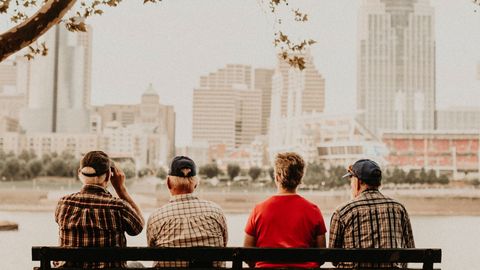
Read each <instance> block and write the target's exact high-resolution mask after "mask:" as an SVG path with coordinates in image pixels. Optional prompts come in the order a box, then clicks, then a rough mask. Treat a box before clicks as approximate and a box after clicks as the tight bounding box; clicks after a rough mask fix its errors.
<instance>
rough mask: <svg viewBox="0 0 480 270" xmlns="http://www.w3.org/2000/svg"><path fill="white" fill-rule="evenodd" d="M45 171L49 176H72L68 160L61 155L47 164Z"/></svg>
mask: <svg viewBox="0 0 480 270" xmlns="http://www.w3.org/2000/svg"><path fill="white" fill-rule="evenodd" d="M45 171H46V175H47V176H62V177H68V176H72V175H70V172H69V170H68V164H67V162H66V161H65V160H63V159H62V158H59V157H57V158H53V159H52V161H51V162H50V163H49V164H48V165H47V167H46V169H45Z"/></svg>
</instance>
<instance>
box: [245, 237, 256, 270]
mask: <svg viewBox="0 0 480 270" xmlns="http://www.w3.org/2000/svg"><path fill="white" fill-rule="evenodd" d="M256 244H257V239H255V237H253V236H251V235H249V234H245V238H244V240H243V246H244V247H255V246H256ZM247 264H248V266H249V267H250V268H255V262H247Z"/></svg>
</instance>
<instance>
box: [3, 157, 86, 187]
mask: <svg viewBox="0 0 480 270" xmlns="http://www.w3.org/2000/svg"><path fill="white" fill-rule="evenodd" d="M78 166H79V160H78V159H76V158H75V156H74V155H72V154H71V153H69V152H68V151H64V152H62V153H60V154H57V153H51V154H44V155H42V156H41V157H38V156H37V155H36V154H35V153H34V152H33V151H27V150H23V151H22V152H21V153H20V154H18V155H15V154H14V153H12V152H10V153H5V152H4V151H2V150H0V179H1V180H3V181H17V180H27V179H33V178H36V177H39V176H60V177H74V176H75V175H77V170H78Z"/></svg>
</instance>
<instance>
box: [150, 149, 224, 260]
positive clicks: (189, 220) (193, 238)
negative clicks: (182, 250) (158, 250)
mask: <svg viewBox="0 0 480 270" xmlns="http://www.w3.org/2000/svg"><path fill="white" fill-rule="evenodd" d="M197 185H198V179H197V177H196V168H195V163H194V162H193V160H191V159H190V158H188V157H185V156H177V157H175V158H174V159H173V161H172V164H171V167H170V172H169V173H168V176H167V187H168V189H169V191H170V194H171V197H170V201H169V202H168V203H167V204H166V205H164V206H162V207H160V208H159V209H157V210H156V211H155V212H153V213H152V215H151V216H150V217H149V219H148V222H147V241H148V246H150V247H198V246H203V247H225V246H226V245H227V224H226V219H225V215H224V214H223V211H222V209H221V208H220V206H218V205H217V204H215V203H213V202H210V201H205V200H200V199H199V198H198V197H197V196H195V195H193V194H192V193H193V191H194V190H195V188H196V187H197ZM155 266H156V267H186V266H190V267H212V266H214V267H222V266H224V263H222V262H213V265H212V263H211V262H210V263H205V264H204V263H201V262H200V263H197V265H189V263H188V262H184V261H159V262H155Z"/></svg>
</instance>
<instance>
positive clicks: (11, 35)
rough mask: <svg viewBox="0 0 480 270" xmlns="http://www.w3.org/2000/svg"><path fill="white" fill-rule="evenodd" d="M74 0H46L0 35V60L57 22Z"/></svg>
mask: <svg viewBox="0 0 480 270" xmlns="http://www.w3.org/2000/svg"><path fill="white" fill-rule="evenodd" d="M75 2H76V0H48V1H47V2H46V3H45V4H44V5H43V6H42V7H41V8H40V10H39V11H38V12H37V13H35V14H34V15H33V16H31V17H30V18H28V20H26V21H25V22H23V23H21V24H19V25H17V26H15V27H13V28H11V29H10V30H8V31H7V32H5V33H3V34H2V35H0V62H1V61H3V60H5V59H6V58H7V57H8V56H10V55H11V54H13V53H15V52H18V51H19V50H21V49H23V48H25V47H26V46H28V45H30V44H32V43H33V42H35V40H37V39H38V38H39V37H40V36H42V35H43V34H44V33H45V32H47V31H48V29H50V28H51V27H52V26H54V25H56V24H58V22H60V20H61V19H62V17H63V15H65V13H66V12H67V11H68V10H69V9H70V8H71V7H72V6H73V4H75Z"/></svg>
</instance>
